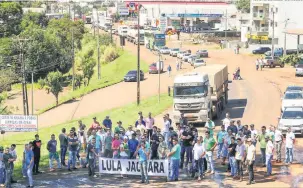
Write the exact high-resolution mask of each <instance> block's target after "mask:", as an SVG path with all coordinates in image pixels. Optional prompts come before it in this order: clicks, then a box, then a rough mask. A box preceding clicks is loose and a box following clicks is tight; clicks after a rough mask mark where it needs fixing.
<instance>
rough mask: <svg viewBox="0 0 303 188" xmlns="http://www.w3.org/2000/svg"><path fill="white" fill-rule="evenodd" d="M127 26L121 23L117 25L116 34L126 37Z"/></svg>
mask: <svg viewBox="0 0 303 188" xmlns="http://www.w3.org/2000/svg"><path fill="white" fill-rule="evenodd" d="M128 29H129V27H128V26H126V25H121V26H119V27H118V35H119V36H124V37H126V36H127V34H128Z"/></svg>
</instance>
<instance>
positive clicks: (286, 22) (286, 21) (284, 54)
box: [283, 18, 289, 56]
mask: <svg viewBox="0 0 303 188" xmlns="http://www.w3.org/2000/svg"><path fill="white" fill-rule="evenodd" d="M288 21H289V18H288V19H286V20H285V25H284V50H283V52H284V53H283V56H286V27H287V24H288Z"/></svg>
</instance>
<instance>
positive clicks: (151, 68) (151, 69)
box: [148, 61, 164, 74]
mask: <svg viewBox="0 0 303 188" xmlns="http://www.w3.org/2000/svg"><path fill="white" fill-rule="evenodd" d="M163 67H164V63H163V61H160V63H159V62H155V63H152V64H151V65H150V66H149V70H148V73H149V74H158V73H159V69H160V73H162V72H163Z"/></svg>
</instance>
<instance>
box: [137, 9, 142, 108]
mask: <svg viewBox="0 0 303 188" xmlns="http://www.w3.org/2000/svg"><path fill="white" fill-rule="evenodd" d="M140 8H141V5H140V4H139V5H138V25H137V26H138V28H137V29H138V42H137V45H138V49H137V50H138V53H137V60H138V61H137V105H140V80H141V78H140V41H139V39H140Z"/></svg>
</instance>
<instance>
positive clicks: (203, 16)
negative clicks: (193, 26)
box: [166, 14, 223, 18]
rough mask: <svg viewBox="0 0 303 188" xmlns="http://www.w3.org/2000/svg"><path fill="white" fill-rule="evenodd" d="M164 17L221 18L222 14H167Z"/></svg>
mask: <svg viewBox="0 0 303 188" xmlns="http://www.w3.org/2000/svg"><path fill="white" fill-rule="evenodd" d="M166 16H167V17H179V18H221V17H222V16H223V14H167V15H166Z"/></svg>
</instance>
